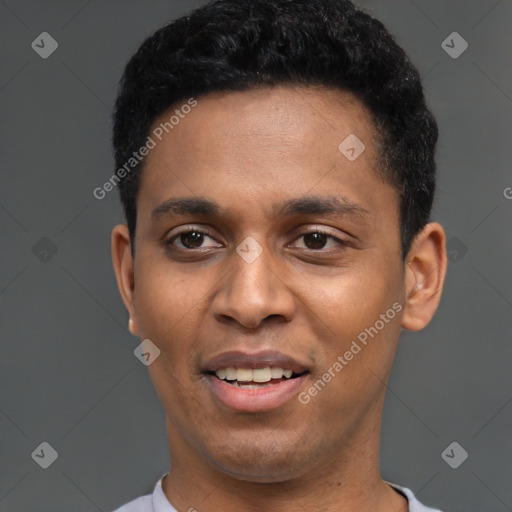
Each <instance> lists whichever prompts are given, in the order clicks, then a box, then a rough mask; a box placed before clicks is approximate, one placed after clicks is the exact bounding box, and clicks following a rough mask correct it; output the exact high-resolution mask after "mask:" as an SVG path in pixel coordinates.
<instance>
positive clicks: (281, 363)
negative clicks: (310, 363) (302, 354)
mask: <svg viewBox="0 0 512 512" xmlns="http://www.w3.org/2000/svg"><path fill="white" fill-rule="evenodd" d="M268 366H270V367H276V368H283V370H292V371H293V373H304V372H305V371H307V367H306V366H305V365H304V364H301V363H299V362H298V361H297V360H295V359H294V358H292V357H290V356H287V355H285V354H282V353H281V352H278V351H276V350H262V351H259V352H243V351H237V350H231V351H229V352H223V353H221V354H218V355H216V356H214V357H212V358H211V359H208V361H207V362H206V364H205V365H204V371H205V372H215V371H217V370H220V369H222V368H229V367H231V368H249V369H255V368H266V367H268Z"/></svg>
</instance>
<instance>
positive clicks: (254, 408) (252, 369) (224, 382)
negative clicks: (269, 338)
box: [203, 352, 309, 412]
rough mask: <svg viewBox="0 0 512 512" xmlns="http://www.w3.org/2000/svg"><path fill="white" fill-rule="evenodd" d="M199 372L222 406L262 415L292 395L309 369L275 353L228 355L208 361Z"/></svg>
mask: <svg viewBox="0 0 512 512" xmlns="http://www.w3.org/2000/svg"><path fill="white" fill-rule="evenodd" d="M203 373H204V375H205V377H206V379H207V382H208V384H209V386H208V387H209V389H210V391H211V392H212V393H213V395H214V396H215V398H216V399H218V400H220V402H222V404H223V405H224V406H227V407H228V408H230V409H234V410H237V411H240V412H262V411H268V410H272V409H276V408H278V407H279V406H281V405H283V404H284V403H285V402H286V401H288V400H289V399H290V398H292V397H293V396H295V395H296V394H297V393H298V392H299V390H300V388H301V387H302V385H303V384H304V381H305V379H306V378H307V376H308V375H309V370H308V369H307V368H306V367H305V366H303V365H301V364H299V363H298V362H297V361H295V360H293V359H292V358H289V357H287V356H284V355H282V354H280V353H277V352H260V353H257V354H246V353H242V352H230V353H224V354H221V355H220V356H218V357H216V358H214V359H212V360H211V361H210V362H209V363H208V365H207V368H206V369H205V370H204V372H203Z"/></svg>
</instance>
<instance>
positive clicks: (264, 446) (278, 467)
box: [206, 438, 312, 483]
mask: <svg viewBox="0 0 512 512" xmlns="http://www.w3.org/2000/svg"><path fill="white" fill-rule="evenodd" d="M285 441H287V442H284V443H281V442H277V441H276V440H272V439H271V440H269V439H268V438H267V439H263V440H262V441H261V442H257V441H256V440H255V439H249V440H247V439H241V440H240V442H234V443H232V444H225V445H218V444H217V445H215V447H214V448H213V447H212V450H211V451H208V453H207V454H206V455H207V458H208V459H209V460H210V463H211V464H212V465H213V466H214V467H215V468H216V469H217V470H218V471H221V472H222V473H225V474H226V475H229V476H230V477H232V478H235V479H237V480H241V481H245V482H255V483H273V482H285V481H287V480H292V479H294V478H297V477H300V476H302V475H304V474H306V473H307V471H308V470H307V467H308V464H307V463H308V460H310V459H311V453H308V454H307V453H305V452H306V451H307V452H311V451H312V450H307V444H306V443H305V442H302V441H301V442H300V443H292V442H290V441H291V440H290V439H288V440H285ZM298 446H300V447H301V449H300V450H298ZM309 448H312V447H309Z"/></svg>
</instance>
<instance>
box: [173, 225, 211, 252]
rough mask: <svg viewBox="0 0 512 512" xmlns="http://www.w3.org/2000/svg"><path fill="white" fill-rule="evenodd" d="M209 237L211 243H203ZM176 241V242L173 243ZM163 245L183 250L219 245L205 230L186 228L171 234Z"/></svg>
mask: <svg viewBox="0 0 512 512" xmlns="http://www.w3.org/2000/svg"><path fill="white" fill-rule="evenodd" d="M207 239H211V240H213V243H210V245H203V243H204V242H205V240H207ZM175 242H176V243H175ZM165 245H167V246H173V247H177V248H178V249H183V250H193V249H204V248H207V247H220V245H219V243H218V242H217V241H215V240H214V239H213V237H211V236H210V235H209V234H208V233H207V232H205V231H202V230H200V229H190V228H188V229H186V230H183V231H180V232H179V233H176V234H174V235H173V236H171V237H170V238H169V239H168V240H167V241H166V242H165Z"/></svg>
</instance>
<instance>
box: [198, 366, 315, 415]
mask: <svg viewBox="0 0 512 512" xmlns="http://www.w3.org/2000/svg"><path fill="white" fill-rule="evenodd" d="M307 375H308V374H307V373H305V374H303V375H301V376H300V377H295V378H294V379H288V380H283V381H282V382H280V383H279V384H273V385H271V386H266V387H262V388H259V389H244V388H237V387H235V386H232V385H231V384H228V383H227V382H226V381H225V380H221V379H219V378H217V377H216V376H215V375H210V374H207V375H205V376H206V378H207V381H208V383H209V388H210V390H211V391H212V393H213V394H214V395H215V396H216V397H217V398H218V399H219V400H220V401H221V402H222V403H223V404H224V405H226V406H227V407H229V408H230V409H234V410H236V411H240V412H262V411H270V410H272V409H277V408H278V407H279V406H280V405H282V404H284V403H285V402H286V401H288V400H289V399H290V398H292V397H293V396H295V395H297V393H298V392H299V389H300V387H301V386H302V383H303V382H304V380H305V379H306V377H307Z"/></svg>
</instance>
